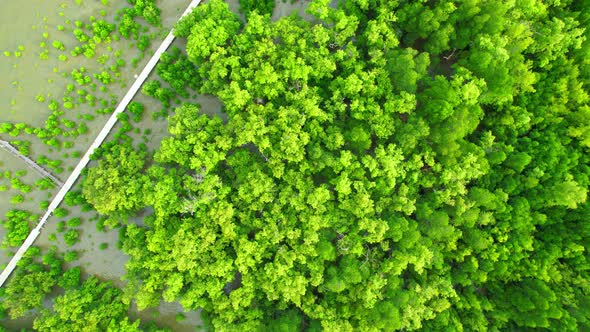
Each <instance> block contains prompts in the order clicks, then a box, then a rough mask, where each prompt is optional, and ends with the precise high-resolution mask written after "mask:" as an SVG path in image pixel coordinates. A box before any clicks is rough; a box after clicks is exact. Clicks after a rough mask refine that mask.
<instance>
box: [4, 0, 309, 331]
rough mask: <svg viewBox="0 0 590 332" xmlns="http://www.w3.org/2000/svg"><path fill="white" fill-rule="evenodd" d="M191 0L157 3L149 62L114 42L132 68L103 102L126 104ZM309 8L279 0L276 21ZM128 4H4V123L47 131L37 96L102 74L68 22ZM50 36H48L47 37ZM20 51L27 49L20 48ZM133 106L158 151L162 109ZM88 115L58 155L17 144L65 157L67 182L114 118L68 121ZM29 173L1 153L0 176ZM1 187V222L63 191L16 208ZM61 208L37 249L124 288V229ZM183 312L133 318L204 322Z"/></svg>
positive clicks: (166, 308)
mask: <svg viewBox="0 0 590 332" xmlns="http://www.w3.org/2000/svg"><path fill="white" fill-rule="evenodd" d="M189 2H190V1H189V0H166V1H163V0H161V1H159V3H158V4H159V6H160V8H161V9H162V22H163V28H162V29H160V30H158V29H153V32H154V33H155V34H157V36H158V38H157V39H156V40H154V41H153V42H152V45H151V47H150V48H149V49H148V50H146V51H145V55H144V56H143V57H141V53H140V52H139V51H138V50H137V49H136V48H135V47H134V45H130V44H129V42H127V41H125V42H119V43H116V42H113V44H111V46H112V47H113V50H114V51H116V50H121V52H122V58H123V59H124V60H125V61H126V63H127V65H126V66H125V67H124V68H123V69H122V70H121V77H120V82H118V83H117V84H113V85H111V87H110V89H109V91H107V92H106V93H103V96H104V98H105V99H110V100H115V101H117V102H118V101H119V100H120V99H121V97H122V96H123V95H124V94H125V93H126V92H127V87H129V86H131V84H132V82H133V81H134V75H135V74H138V73H139V72H140V71H141V69H143V67H144V65H145V63H146V62H147V60H148V59H149V58H150V57H151V55H152V53H153V51H154V50H155V48H156V47H157V46H158V45H159V43H160V39H161V37H163V36H164V35H165V34H166V33H167V32H168V31H169V29H170V27H171V26H172V25H173V24H174V22H176V20H177V19H178V17H179V16H180V14H181V13H182V12H183V11H184V9H185V8H186V6H187V5H188V3H189ZM204 2H206V1H204ZM228 3H229V4H230V8H231V9H232V10H233V11H235V12H237V10H238V7H239V5H238V1H237V0H232V1H228ZM308 3H309V1H306V0H302V1H296V2H294V3H293V4H291V3H290V2H289V1H287V2H282V1H280V0H279V1H277V6H276V8H275V11H274V13H273V16H272V19H273V20H278V19H279V18H280V17H283V16H288V15H291V14H293V13H295V12H296V13H298V14H300V15H303V16H306V14H305V8H306V7H307V5H308ZM125 4H126V0H111V1H110V3H109V5H107V6H105V5H104V4H102V3H101V2H100V1H98V0H84V1H82V3H81V4H77V3H76V2H75V1H74V0H62V1H56V0H29V1H6V2H5V3H3V4H2V10H1V11H0V31H1V32H2V33H0V52H5V51H7V52H10V56H9V57H6V56H4V55H2V54H0V122H12V123H17V122H24V123H27V124H29V125H33V126H42V125H43V124H44V122H45V121H46V119H47V117H48V116H49V115H50V114H51V111H50V110H49V109H48V107H47V102H39V101H38V100H37V99H38V96H40V95H41V96H44V97H45V99H46V100H48V99H50V98H61V96H62V95H63V92H64V91H65V89H66V85H67V84H68V83H70V79H68V78H64V77H62V76H61V75H60V73H61V72H64V71H65V72H70V71H71V70H72V69H75V68H80V67H85V68H87V69H88V71H89V72H93V70H98V69H99V65H98V64H97V63H96V60H95V59H90V60H89V59H87V58H85V57H83V56H78V57H70V56H69V54H68V52H69V47H70V46H72V45H74V44H75V42H76V39H75V37H74V36H73V34H72V33H71V31H72V30H73V29H74V26H73V24H68V23H67V22H68V21H67V20H69V21H71V22H75V21H76V20H81V21H88V17H90V16H91V15H94V16H96V17H99V13H100V11H101V10H104V11H105V12H106V18H107V19H108V18H112V17H113V15H114V14H115V11H116V9H118V8H121V7H122V6H125ZM59 25H62V26H64V30H65V31H59V30H58V26H59ZM44 33H46V34H47V35H46V36H43V34H44ZM53 40H59V41H61V42H63V43H64V45H65V46H66V52H61V51H59V50H57V49H54V48H52V47H51V43H52V41H53ZM41 42H45V43H46V44H47V47H46V49H48V50H49V56H48V59H40V56H39V53H40V52H41V51H42V50H43V48H40V46H39V44H40V43H41ZM19 46H20V48H19ZM173 46H176V47H178V48H180V49H181V50H183V49H184V46H185V45H184V42H183V41H180V40H176V41H175V42H174V44H173ZM19 49H21V50H22V49H24V50H22V51H19ZM15 51H16V52H20V54H19V57H16V56H15ZM103 51H104V52H105V54H107V53H108V51H107V50H106V48H105V49H104V50H103ZM60 54H64V55H67V58H68V59H67V61H61V60H59V59H58V56H59V55H60ZM97 54H99V52H97ZM134 58H141V60H139V61H138V62H137V66H136V67H134V66H132V65H131V62H132V59H134ZM156 76H157V75H155V72H154V73H152V75H150V77H149V78H148V81H149V80H151V79H157V77H156ZM164 85H165V83H164ZM194 97H195V98H193V97H191V98H190V99H188V100H183V99H180V100H178V102H179V103H183V102H191V103H198V104H200V105H201V110H202V111H203V112H204V113H206V114H208V115H219V116H222V117H223V114H222V113H221V110H222V105H221V103H220V102H219V101H218V100H217V99H216V98H214V97H211V96H194ZM134 101H138V102H140V103H142V104H144V105H145V106H146V112H145V114H144V116H143V119H142V121H140V122H139V123H132V124H133V125H134V127H135V128H137V129H136V132H131V133H129V135H130V136H131V137H133V138H134V141H135V143H136V144H139V143H144V144H146V145H147V146H148V148H149V149H150V150H155V149H157V148H158V147H159V145H160V141H161V139H162V138H163V137H165V136H166V135H167V131H166V125H167V122H166V121H165V119H153V118H152V116H151V114H152V113H155V112H158V111H160V109H161V108H162V106H161V105H160V103H159V102H158V101H156V100H154V99H152V98H150V97H146V96H144V95H142V94H141V93H139V94H138V95H136V97H135V98H134ZM176 104H177V103H176ZM113 107H114V105H113ZM82 114H93V115H94V116H95V119H94V120H92V121H86V122H85V123H86V125H87V127H88V132H87V133H86V134H84V135H82V136H80V137H77V138H75V139H72V140H71V141H72V143H73V146H72V147H71V148H69V149H60V150H57V149H55V148H51V147H49V146H47V145H45V144H43V143H42V142H41V141H40V140H39V139H38V138H37V137H35V136H34V135H21V136H19V137H18V138H16V139H18V140H26V141H27V142H30V144H31V145H30V157H31V158H32V159H34V160H37V159H38V158H40V157H41V156H45V157H47V158H49V159H61V160H62V161H63V164H62V165H61V167H60V168H61V169H62V171H61V172H56V171H53V170H52V172H53V173H54V174H55V175H56V176H58V177H59V178H61V179H62V180H65V179H66V178H67V177H68V175H69V174H70V172H71V169H72V168H73V167H74V166H75V165H76V164H77V163H78V161H79V155H78V153H80V154H83V153H84V152H85V151H86V149H87V148H88V146H89V145H90V143H91V142H92V141H93V140H94V138H95V136H96V134H97V133H98V132H99V131H100V129H101V128H102V127H103V125H104V123H105V122H106V120H107V118H108V115H97V114H94V113H93V109H92V108H91V107H89V106H88V105H80V106H79V107H76V108H74V109H73V110H70V111H68V112H66V114H65V116H66V117H67V118H69V119H71V120H73V121H80V118H79V116H80V115H82ZM170 115H172V114H170ZM118 128H119V125H117V126H115V128H114V129H113V132H111V134H110V135H109V137H108V138H107V141H108V140H109V139H111V138H112V137H113V135H114V132H116V131H117V129H118ZM146 130H148V131H149V134H145V133H146ZM0 138H2V139H5V140H14V139H15V138H13V137H10V136H9V135H6V134H0ZM92 165H94V162H91V163H90V166H92ZM23 169H24V170H26V171H27V172H26V174H24V175H22V176H21V177H19V179H20V181H22V182H23V183H25V184H29V185H31V186H32V185H33V184H34V183H35V181H37V180H39V179H40V178H41V177H40V176H39V175H38V174H37V173H35V172H34V171H32V170H30V169H28V168H26V166H25V165H24V164H23V163H22V162H21V161H20V160H19V159H17V158H15V157H13V156H12V155H10V154H9V153H7V152H5V151H4V150H2V149H0V171H1V172H2V173H3V172H5V171H10V172H11V175H12V176H15V173H16V172H17V171H19V170H23ZM2 184H4V185H7V186H8V190H7V191H4V192H0V218H3V217H4V215H5V213H6V212H7V211H8V210H10V209H13V208H16V209H23V210H27V211H30V212H32V213H34V214H37V215H42V214H43V213H44V211H43V210H42V209H41V208H40V207H39V203H40V202H41V201H44V200H47V201H50V200H51V199H52V197H53V196H54V195H55V193H56V192H57V189H49V190H38V189H33V190H32V191H31V192H30V193H27V194H23V196H24V197H25V201H24V202H23V203H20V204H12V203H11V202H10V201H11V198H12V197H13V196H15V195H19V194H22V193H20V192H19V191H18V190H16V189H10V180H7V179H0V185H2ZM73 190H81V187H80V181H78V183H77V184H76V185H75V186H74V188H73ZM62 207H64V208H66V209H67V210H68V212H69V214H68V216H66V217H64V218H57V217H54V216H52V217H51V218H50V219H49V220H48V222H47V224H46V226H45V228H44V230H43V232H42V233H41V236H40V237H39V238H38V240H37V242H36V243H35V245H38V246H40V247H41V248H43V249H47V248H49V247H50V246H52V245H55V246H57V247H58V249H59V252H61V253H62V254H65V253H66V252H68V251H76V252H77V253H78V254H79V258H78V259H77V260H76V261H74V262H72V263H69V265H71V266H77V265H79V266H82V267H83V268H84V272H85V274H86V275H95V276H97V277H99V278H100V279H102V280H110V281H112V282H113V284H115V285H117V286H119V287H122V286H123V285H124V281H123V280H122V279H121V277H122V276H123V275H124V273H125V263H126V261H127V259H128V258H127V256H126V255H125V254H124V253H123V252H121V251H120V250H119V249H118V248H117V241H118V231H117V230H109V229H106V230H103V231H99V230H98V229H97V222H96V220H97V219H98V215H97V214H96V212H95V211H86V212H84V211H82V210H81V208H80V207H68V206H65V205H63V204H62ZM74 217H78V218H80V219H81V220H82V223H81V224H80V225H79V226H77V227H75V229H76V231H77V232H78V234H79V239H80V241H79V242H78V243H76V244H74V245H73V246H67V245H66V244H65V242H64V233H65V232H66V231H68V230H70V229H71V228H68V227H66V228H65V230H63V229H62V230H61V231H60V229H59V224H60V222H61V223H63V222H65V221H67V220H68V219H71V218H74ZM130 222H137V223H141V222H142V216H141V215H140V216H137V217H136V218H135V219H134V220H130ZM34 224H35V222H34V221H32V222H31V226H34ZM4 234H5V230H4V229H3V228H2V227H0V237H3V236H4ZM15 250H16V248H9V249H8V250H0V267H3V265H4V264H6V263H7V262H8V261H9V259H10V255H11V251H15ZM182 311H183V310H182V307H181V306H180V305H179V304H178V303H162V305H160V307H158V308H153V309H148V310H143V311H139V312H138V311H137V310H136V308H135V307H132V310H131V313H130V315H131V317H137V318H141V319H144V320H152V321H154V322H156V324H158V325H159V326H162V327H169V328H171V329H172V330H173V331H194V330H195V326H198V325H200V323H201V322H200V318H199V313H198V312H189V313H185V316H186V319H185V320H184V321H182V322H177V321H176V319H175V317H176V314H177V313H178V312H182ZM33 317H34V316H33V315H29V316H27V317H25V318H23V319H19V320H16V321H8V322H6V321H2V324H3V325H5V326H6V327H7V328H10V329H19V328H23V327H28V328H30V327H31V326H32V320H33Z"/></svg>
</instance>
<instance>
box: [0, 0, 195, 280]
mask: <svg viewBox="0 0 590 332" xmlns="http://www.w3.org/2000/svg"><path fill="white" fill-rule="evenodd" d="M200 2H201V0H192V1H191V3H190V4H189V5H188V7H187V8H186V10H185V11H184V13H183V14H182V16H181V18H182V17H184V16H185V15H187V14H189V13H190V12H191V11H192V10H193V9H194V8H195V7H197V5H198V4H199V3H200ZM173 41H174V35H173V34H172V30H170V33H168V36H166V38H165V39H164V41H162V44H160V47H158V49H157V50H156V52H155V53H154V55H153V56H152V57H151V58H150V60H149V61H148V63H147V64H146V65H145V67H144V68H143V70H142V71H141V74H139V76H138V77H137V79H136V80H135V82H134V83H133V85H132V86H131V88H130V89H129V91H127V93H126V94H125V96H124V97H123V99H121V102H120V103H119V105H118V106H117V108H116V109H115V111H114V112H113V114H112V115H111V117H110V118H109V119H108V120H107V123H106V124H105V126H104V127H103V128H102V130H101V131H100V133H98V136H97V137H96V139H95V140H94V142H92V144H91V145H90V147H89V148H88V150H87V151H86V153H85V154H84V156H83V157H82V159H81V160H80V162H79V163H78V165H76V168H74V171H73V172H72V174H70V176H69V177H68V179H67V180H66V182H65V183H64V185H63V186H62V187H61V189H60V190H59V192H58V193H57V195H56V196H55V198H53V201H51V203H50V204H49V207H48V208H47V211H46V212H45V214H44V215H43V217H42V218H41V219H40V220H39V224H37V227H35V228H34V229H33V230H32V231H31V233H30V234H29V236H28V237H27V239H26V240H25V242H24V243H23V244H22V245H21V247H20V248H19V249H18V251H17V252H16V254H15V255H14V256H12V259H11V260H10V262H9V263H8V265H7V266H6V268H5V269H4V271H2V273H1V274H0V287H2V285H3V284H4V282H5V281H6V279H8V277H9V276H10V274H11V273H12V271H13V270H14V268H15V267H16V264H17V263H18V262H19V261H20V259H21V258H22V256H23V255H24V253H25V252H26V251H27V249H29V247H30V246H31V245H33V243H34V242H35V240H36V239H37V236H39V234H40V233H41V229H42V228H43V225H45V223H46V222H47V219H48V218H49V216H51V213H53V211H54V210H55V209H56V208H57V207H58V206H59V204H60V203H61V201H62V200H63V198H64V196H65V195H66V194H67V192H68V191H70V189H71V188H72V186H73V185H74V183H75V182H76V180H77V179H78V177H79V176H80V173H81V172H82V170H83V169H84V167H86V165H87V164H88V162H89V161H90V155H92V153H93V152H94V150H95V149H96V148H98V147H99V146H100V144H102V142H103V141H104V140H105V138H106V137H107V135H108V134H109V132H110V131H111V129H113V127H114V126H115V124H116V123H117V115H118V114H119V113H122V112H123V111H125V108H126V107H127V105H128V104H129V102H131V100H132V99H133V97H134V96H135V94H136V93H137V91H139V88H140V87H141V85H142V84H143V82H144V81H145V80H146V79H147V77H148V75H149V74H150V72H151V71H152V70H153V69H154V67H155V66H156V64H157V63H158V61H159V60H160V55H162V53H164V52H165V51H166V50H167V49H168V47H169V46H170V44H172V42H173Z"/></svg>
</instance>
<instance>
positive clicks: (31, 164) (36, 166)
mask: <svg viewBox="0 0 590 332" xmlns="http://www.w3.org/2000/svg"><path fill="white" fill-rule="evenodd" d="M0 148H4V150H6V151H8V152H10V153H11V154H12V155H13V156H15V157H17V158H19V159H20V160H22V161H24V162H25V163H26V164H27V166H29V167H30V168H32V169H33V170H35V172H37V173H39V174H40V175H41V176H43V177H46V178H48V179H50V180H51V181H53V182H54V183H55V184H57V186H58V187H62V186H63V185H64V183H63V182H61V180H60V179H58V178H57V177H55V176H53V174H51V173H49V172H48V171H47V170H45V169H44V168H43V167H41V166H39V164H37V163H36V162H34V161H33V160H31V159H30V158H29V157H27V156H25V155H24V154H22V153H20V152H18V150H17V149H16V148H15V147H14V146H12V145H11V144H10V143H8V142H7V141H5V140H1V139H0Z"/></svg>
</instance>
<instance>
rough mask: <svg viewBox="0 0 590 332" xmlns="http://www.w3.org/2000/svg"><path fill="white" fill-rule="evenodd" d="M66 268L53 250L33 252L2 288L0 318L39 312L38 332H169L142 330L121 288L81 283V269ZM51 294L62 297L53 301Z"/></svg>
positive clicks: (35, 324)
mask: <svg viewBox="0 0 590 332" xmlns="http://www.w3.org/2000/svg"><path fill="white" fill-rule="evenodd" d="M62 265H63V261H62V259H61V257H60V256H59V255H58V254H57V249H56V248H55V247H52V248H50V250H49V252H48V253H46V254H45V255H43V256H41V250H40V249H39V248H38V247H32V248H31V249H29V250H28V251H27V252H26V254H25V256H24V257H23V259H22V260H21V261H20V262H19V264H18V268H17V270H16V271H15V272H14V274H13V275H12V277H11V278H10V279H9V281H8V282H7V284H5V285H4V286H3V287H2V288H0V319H2V318H4V317H2V314H5V313H6V311H7V312H8V315H9V316H10V317H11V318H19V317H23V316H25V315H27V314H29V313H30V312H31V310H33V309H37V310H38V311H39V314H38V315H37V316H36V317H35V319H34V321H33V329H34V330H35V331H68V332H70V331H84V332H87V331H96V332H99V331H100V332H103V331H112V332H132V331H134V332H135V331H153V332H156V331H167V330H165V329H164V330H162V329H158V328H157V327H156V326H155V325H154V324H153V323H149V324H144V325H143V326H140V323H141V322H140V321H139V320H135V321H131V320H130V319H129V318H128V312H129V305H128V304H125V303H124V302H123V293H122V291H121V290H120V289H119V288H116V287H113V286H112V285H111V284H110V283H109V282H101V281H99V280H98V279H97V278H95V277H90V278H88V279H86V280H84V281H81V274H82V271H81V269H80V268H79V267H73V268H70V269H63V268H62ZM56 290H58V291H57V292H55V291H56ZM51 292H54V293H56V294H58V295H57V296H49V294H50V293H51ZM44 299H50V300H51V301H49V302H45V304H47V303H49V304H50V306H49V308H47V307H44V305H43V304H44ZM0 331H2V329H1V328H0Z"/></svg>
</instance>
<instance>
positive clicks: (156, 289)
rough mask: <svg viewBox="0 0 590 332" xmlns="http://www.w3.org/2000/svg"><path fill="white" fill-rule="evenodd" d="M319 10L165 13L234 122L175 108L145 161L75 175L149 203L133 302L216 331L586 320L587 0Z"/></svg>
mask: <svg viewBox="0 0 590 332" xmlns="http://www.w3.org/2000/svg"><path fill="white" fill-rule="evenodd" d="M328 3H329V0H315V1H312V2H311V3H310V5H309V8H308V11H309V13H311V14H312V15H314V16H315V18H316V19H317V22H314V23H309V22H306V21H304V20H302V19H300V18H297V17H293V16H291V17H287V18H283V19H281V20H279V21H278V22H276V23H272V22H270V20H269V18H268V17H265V16H261V15H259V14H257V13H256V12H253V13H251V14H250V16H249V18H248V22H247V23H246V24H244V23H242V22H241V21H240V20H239V18H238V17H237V16H236V15H235V14H233V13H231V12H230V11H229V9H228V6H227V5H226V4H224V3H223V2H221V1H219V0H211V1H210V2H208V3H207V4H205V5H202V6H199V7H198V8H196V9H195V10H194V12H193V13H192V14H191V15H190V16H189V17H187V18H185V19H184V20H182V21H181V22H180V23H179V24H178V25H177V29H176V33H177V35H178V36H180V37H186V38H187V40H188V42H187V49H186V52H187V59H188V60H189V61H191V62H192V64H193V65H194V69H195V70H194V73H195V74H196V75H198V76H197V77H198V80H194V79H188V78H185V79H184V82H186V83H185V85H190V86H191V87H192V88H195V89H196V91H198V92H199V93H203V94H212V95H215V96H217V97H218V98H219V99H220V100H221V101H222V102H223V104H224V106H225V112H226V115H227V121H222V120H221V119H220V118H217V117H215V118H210V117H207V116H205V115H202V114H201V113H200V111H199V107H198V106H197V105H190V104H186V105H183V106H182V107H180V108H178V109H177V110H176V111H175V115H174V116H172V117H171V118H170V119H169V132H170V137H168V138H165V139H164V140H163V141H162V143H161V146H160V148H159V150H158V151H157V153H156V155H155V157H154V158H155V163H154V164H151V165H150V164H148V163H146V162H145V161H144V160H142V158H144V157H146V156H145V154H144V153H143V152H142V151H131V150H129V149H130V148H121V149H119V150H117V149H112V150H111V151H105V153H104V155H103V161H101V162H99V166H98V167H97V168H95V169H91V170H90V172H89V173H88V178H87V180H86V183H85V188H84V194H85V197H86V199H87V200H88V201H89V202H91V203H93V204H95V206H96V207H97V209H98V210H99V211H101V212H103V213H114V214H116V213H121V212H124V213H129V212H131V211H137V210H139V209H141V208H143V207H151V208H152V209H153V215H151V216H149V217H147V218H146V219H145V224H144V225H141V226H138V225H135V224H132V225H129V226H127V227H126V231H125V239H124V241H123V249H124V250H125V251H126V252H127V253H128V254H129V256H130V260H129V262H128V263H127V269H128V278H129V284H128V287H127V289H126V292H127V296H129V298H131V297H134V298H135V299H136V300H137V304H138V307H140V308H144V307H147V306H153V305H157V304H158V302H159V301H160V298H161V297H162V296H163V298H164V300H166V301H174V300H179V301H180V302H181V303H182V305H183V306H184V307H185V308H186V309H196V308H203V309H204V315H205V316H206V317H208V319H209V321H210V323H211V326H212V327H213V328H215V329H218V330H235V331H250V330H262V329H264V328H267V329H269V330H271V331H279V330H280V331H298V330H302V329H306V330H318V329H320V328H321V329H324V330H327V331H357V330H358V331H374V330H401V329H404V330H415V329H424V330H428V331H433V330H434V331H438V330H449V331H451V330H452V331H462V330H466V331H472V330H497V329H508V330H526V329H533V328H547V329H551V330H559V331H577V330H587V329H590V321H589V319H590V314H589V313H590V286H589V284H588V277H589V275H588V270H589V268H590V264H589V258H590V257H589V256H588V255H589V254H588V251H587V249H586V248H587V245H588V243H589V242H588V241H589V240H590V228H589V224H588V222H587V220H588V219H589V217H590V204H589V203H588V202H587V199H586V198H587V188H588V185H589V184H590V179H589V176H590V166H589V165H590V160H589V159H590V154H589V153H588V149H589V148H590V144H589V140H590V130H589V128H590V127H589V126H590V111H589V110H590V108H589V105H588V101H589V97H588V84H589V83H590V61H589V60H588V59H590V54H589V53H590V47H589V46H590V44H589V41H588V39H587V32H586V30H585V29H587V28H588V25H589V19H590V8H589V7H588V2H587V1H578V2H575V1H561V2H549V1H547V2H544V1H539V0H530V1H500V0H487V1H484V0H472V1H450V0H443V1H436V2H432V1H411V2H398V1H389V0H381V1H380V0H372V1H367V0H348V1H344V2H343V3H342V4H341V5H340V7H339V9H331V8H329V6H328ZM170 59H180V57H179V56H178V54H173V55H171V57H170ZM168 63H170V61H169V62H168ZM184 67H186V63H183V64H182V66H179V67H175V66H171V65H167V66H165V67H163V69H162V72H163V73H164V74H165V75H167V76H168V77H181V76H182V73H176V72H168V70H170V71H174V70H176V69H175V68H184ZM162 72H161V73H160V75H162V76H164V75H163V73H162ZM174 90H176V91H180V90H182V87H174ZM115 166H117V167H115ZM118 184H119V185H120V184H124V185H125V187H124V188H118V187H117V185H118ZM107 197H110V199H111V200H110V201H107V200H106V198H107Z"/></svg>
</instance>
